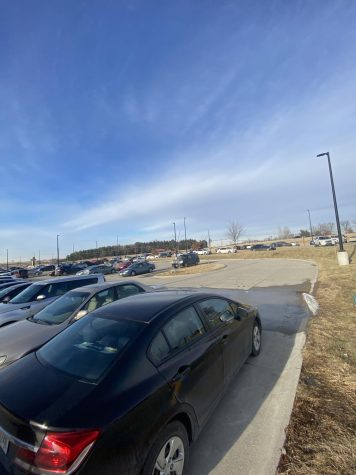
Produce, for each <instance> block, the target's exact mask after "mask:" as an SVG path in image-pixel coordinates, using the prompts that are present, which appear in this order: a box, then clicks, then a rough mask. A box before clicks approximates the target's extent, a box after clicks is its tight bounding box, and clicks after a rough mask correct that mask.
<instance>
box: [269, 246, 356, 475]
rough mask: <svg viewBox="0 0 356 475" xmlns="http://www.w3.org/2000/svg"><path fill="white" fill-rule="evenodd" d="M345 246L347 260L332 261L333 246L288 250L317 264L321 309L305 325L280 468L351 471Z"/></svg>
mask: <svg viewBox="0 0 356 475" xmlns="http://www.w3.org/2000/svg"><path fill="white" fill-rule="evenodd" d="M347 250H348V251H349V254H350V255H352V257H353V260H354V262H353V263H351V265H350V266H339V265H338V264H337V261H336V249H335V248H326V249H314V248H305V249H303V248H297V249H296V250H294V249H293V250H291V251H292V252H290V251H289V257H293V258H294V257H296V258H304V259H308V258H309V259H310V258H312V259H313V260H314V261H315V262H316V263H317V264H318V268H319V276H318V283H317V286H316V288H315V291H314V294H315V296H316V298H317V300H318V302H319V305H320V311H319V314H318V315H317V316H316V317H315V318H313V319H311V320H310V324H309V328H308V333H307V343H306V346H305V349H304V355H303V367H302V373H301V378H300V382H299V386H298V390H297V395H296V399H295V404H294V409H293V414H292V418H291V422H290V425H289V427H288V429H287V439H286V444H285V454H284V455H283V456H282V458H281V461H280V465H279V469H278V473H280V474H282V473H283V474H290V475H297V474H298V475H313V474H322V475H334V474H345V475H346V474H347V475H349V474H352V473H356V325H355V319H356V307H355V305H354V301H353V296H354V295H355V294H356V264H355V261H356V255H355V250H356V248H355V246H351V245H350V246H348V247H347ZM279 254H280V257H282V254H285V255H286V257H287V254H288V250H287V249H283V251H282V252H279ZM276 257H277V256H276Z"/></svg>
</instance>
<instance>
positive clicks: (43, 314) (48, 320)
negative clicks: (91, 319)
mask: <svg viewBox="0 0 356 475" xmlns="http://www.w3.org/2000/svg"><path fill="white" fill-rule="evenodd" d="M151 291H153V289H151V288H150V287H148V286H146V285H143V284H139V283H137V282H134V281H125V282H111V283H105V284H98V285H89V286H86V287H82V288H77V289H75V290H71V291H70V292H68V293H66V294H65V295H63V297H61V298H59V299H58V300H56V301H55V302H53V303H51V304H50V305H48V306H47V307H46V308H44V309H43V310H41V311H40V312H38V313H37V315H35V316H33V317H29V318H27V319H25V320H22V321H20V322H16V323H14V324H12V325H9V326H7V327H5V328H2V329H0V368H2V367H4V366H8V365H9V364H10V363H13V362H14V361H16V360H17V359H19V358H21V357H22V356H24V355H26V354H27V353H30V352H31V351H34V350H36V349H37V348H39V347H40V346H42V345H43V344H44V343H46V342H47V341H48V340H50V339H51V338H52V337H54V336H55V335H57V334H58V333H60V332H61V331H62V330H64V329H65V328H66V327H68V326H69V325H71V324H72V323H73V322H75V321H77V320H79V319H80V318H82V317H84V316H85V315H87V314H88V313H90V312H92V311H93V310H96V309H97V308H99V307H102V306H104V305H107V304H110V303H111V302H114V301H116V300H119V299H122V298H125V297H129V296H131V295H135V294H140V293H143V292H151Z"/></svg>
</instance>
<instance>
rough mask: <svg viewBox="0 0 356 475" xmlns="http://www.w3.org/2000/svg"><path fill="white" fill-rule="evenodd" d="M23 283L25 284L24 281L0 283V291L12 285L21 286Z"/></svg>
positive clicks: (16, 280) (15, 280)
mask: <svg viewBox="0 0 356 475" xmlns="http://www.w3.org/2000/svg"><path fill="white" fill-rule="evenodd" d="M23 282H25V280H24V279H13V280H10V281H9V282H2V281H0V290H3V289H7V288H8V287H12V286H14V285H17V284H21V283H23Z"/></svg>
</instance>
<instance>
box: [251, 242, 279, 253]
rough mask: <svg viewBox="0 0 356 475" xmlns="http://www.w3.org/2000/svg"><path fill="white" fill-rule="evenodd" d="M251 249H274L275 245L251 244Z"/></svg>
mask: <svg viewBox="0 0 356 475" xmlns="http://www.w3.org/2000/svg"><path fill="white" fill-rule="evenodd" d="M250 249H251V251H269V250H275V247H274V246H273V245H272V244H271V246H267V245H266V244H254V245H253V246H251V248H250Z"/></svg>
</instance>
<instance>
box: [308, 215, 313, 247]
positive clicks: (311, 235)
mask: <svg viewBox="0 0 356 475" xmlns="http://www.w3.org/2000/svg"><path fill="white" fill-rule="evenodd" d="M307 211H308V215H309V226H310V239H311V240H312V241H313V240H314V236H313V227H312V223H311V219H310V210H309V209H307Z"/></svg>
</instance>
